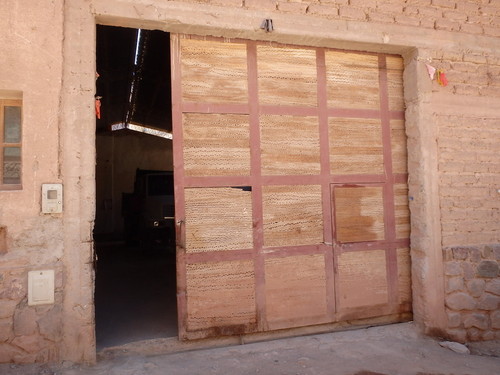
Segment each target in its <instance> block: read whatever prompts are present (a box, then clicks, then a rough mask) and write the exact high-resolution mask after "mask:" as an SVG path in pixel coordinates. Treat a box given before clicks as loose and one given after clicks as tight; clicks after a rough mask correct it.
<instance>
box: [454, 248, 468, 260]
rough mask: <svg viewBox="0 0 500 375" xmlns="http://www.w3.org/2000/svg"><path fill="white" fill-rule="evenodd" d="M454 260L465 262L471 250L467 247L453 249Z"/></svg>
mask: <svg viewBox="0 0 500 375" xmlns="http://www.w3.org/2000/svg"><path fill="white" fill-rule="evenodd" d="M451 250H452V252H453V258H454V259H457V260H465V259H467V256H468V255H469V249H468V248H467V247H453V248H452V249H451Z"/></svg>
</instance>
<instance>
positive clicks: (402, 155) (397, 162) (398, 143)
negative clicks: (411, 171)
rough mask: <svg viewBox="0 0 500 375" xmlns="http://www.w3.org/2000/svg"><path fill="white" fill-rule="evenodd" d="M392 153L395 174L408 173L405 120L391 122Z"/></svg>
mask: <svg viewBox="0 0 500 375" xmlns="http://www.w3.org/2000/svg"><path fill="white" fill-rule="evenodd" d="M391 152H392V170H393V172H394V173H407V172H408V166H407V160H408V151H407V146H406V132H405V122H404V121H403V120H391Z"/></svg>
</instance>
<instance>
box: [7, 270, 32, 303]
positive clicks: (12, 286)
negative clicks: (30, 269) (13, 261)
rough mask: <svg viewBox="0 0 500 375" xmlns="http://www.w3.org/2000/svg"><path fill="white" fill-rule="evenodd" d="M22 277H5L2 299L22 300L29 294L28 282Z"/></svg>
mask: <svg viewBox="0 0 500 375" xmlns="http://www.w3.org/2000/svg"><path fill="white" fill-rule="evenodd" d="M24 279H25V278H24V277H23V276H21V275H8V276H7V277H5V282H4V283H5V288H4V289H3V290H2V291H0V299H11V300H20V299H22V298H23V297H25V296H26V294H27V285H26V284H27V282H25V280H24Z"/></svg>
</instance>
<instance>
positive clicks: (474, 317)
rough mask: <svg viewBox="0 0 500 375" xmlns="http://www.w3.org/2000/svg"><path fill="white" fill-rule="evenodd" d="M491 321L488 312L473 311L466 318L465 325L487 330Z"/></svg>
mask: <svg viewBox="0 0 500 375" xmlns="http://www.w3.org/2000/svg"><path fill="white" fill-rule="evenodd" d="M489 324H490V322H489V318H488V316H487V315H486V314H480V313H473V314H470V315H467V316H466V317H465V319H464V327H465V328H471V327H475V328H478V329H480V330H483V331H486V330H487V329H488V326H489Z"/></svg>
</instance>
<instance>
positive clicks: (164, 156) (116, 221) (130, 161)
mask: <svg viewBox="0 0 500 375" xmlns="http://www.w3.org/2000/svg"><path fill="white" fill-rule="evenodd" d="M96 147H97V154H96V155H97V162H96V180H97V181H99V183H98V184H97V191H96V221H95V227H94V233H96V234H106V235H108V236H109V235H111V236H113V237H118V238H119V237H120V236H122V235H123V229H124V228H123V218H122V214H121V209H122V193H132V192H133V190H134V181H135V171H136V169H137V168H140V169H151V170H162V171H171V170H172V141H171V140H167V139H164V138H159V137H153V136H151V135H147V134H141V133H135V132H131V131H130V132H129V131H125V132H121V133H118V134H111V135H110V134H108V135H98V136H97V137H96ZM144 150H147V152H144Z"/></svg>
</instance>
